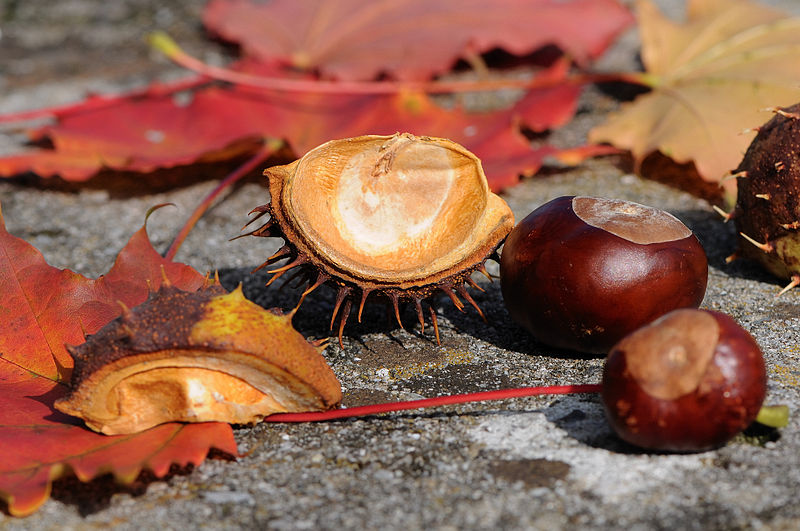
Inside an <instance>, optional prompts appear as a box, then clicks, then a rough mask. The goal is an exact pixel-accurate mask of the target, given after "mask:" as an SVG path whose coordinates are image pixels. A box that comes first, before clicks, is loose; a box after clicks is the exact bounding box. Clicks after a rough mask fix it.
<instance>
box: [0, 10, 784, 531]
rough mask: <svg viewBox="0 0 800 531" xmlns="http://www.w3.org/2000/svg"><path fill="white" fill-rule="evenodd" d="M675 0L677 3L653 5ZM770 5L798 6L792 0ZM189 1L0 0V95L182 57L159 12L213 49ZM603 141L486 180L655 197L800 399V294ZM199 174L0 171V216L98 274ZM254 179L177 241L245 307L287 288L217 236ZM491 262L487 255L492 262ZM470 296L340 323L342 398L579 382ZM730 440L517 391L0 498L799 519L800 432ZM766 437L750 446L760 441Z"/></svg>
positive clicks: (302, 520) (238, 216)
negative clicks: (650, 449) (110, 185)
mask: <svg viewBox="0 0 800 531" xmlns="http://www.w3.org/2000/svg"><path fill="white" fill-rule="evenodd" d="M657 3H658V4H659V5H661V6H662V7H663V8H664V9H665V10H667V12H668V13H670V14H671V15H673V16H680V14H681V12H682V9H683V8H682V2H680V1H679V0H660V1H659V2H657ZM769 3H770V4H773V5H777V6H780V7H782V8H784V9H786V10H789V11H791V12H793V13H795V14H800V6H798V4H797V3H796V2H795V1H794V0H773V1H771V2H769ZM202 6H203V2H202V1H200V0H192V1H178V0H124V1H119V2H103V1H100V0H65V1H61V2H57V3H54V2H46V1H44V0H26V1H24V2H23V1H21V0H17V1H15V0H7V1H6V2H5V3H3V4H0V32H1V33H0V112H12V111H19V110H24V109H32V108H38V107H42V106H47V105H56V104H62V103H67V102H71V101H76V100H79V99H80V98H82V97H83V96H85V95H86V94H87V93H90V92H101V93H108V92H118V91H121V90H126V89H130V88H133V87H138V86H142V85H143V84H146V83H148V82H150V81H153V80H157V79H158V80H166V79H178V78H180V77H181V76H183V75H185V73H184V72H182V71H181V70H180V69H178V68H176V67H174V66H172V65H170V64H168V63H167V62H166V61H165V60H164V59H163V58H161V57H158V56H157V55H156V54H153V53H151V52H150V51H148V49H147V47H146V45H145V44H143V40H142V37H143V35H144V34H145V33H146V32H148V31H151V30H153V29H156V28H157V29H164V30H167V31H168V32H169V33H170V34H171V35H172V36H173V37H175V38H176V39H177V40H178V41H179V42H180V43H181V44H182V45H183V46H184V47H185V48H186V49H187V50H188V51H189V52H191V53H193V54H195V55H197V56H199V57H200V58H202V59H203V60H205V61H207V62H210V63H213V64H222V63H224V62H225V61H226V60H227V58H229V57H230V55H229V54H230V53H231V51H230V50H229V49H226V48H224V47H222V46H220V45H219V44H217V43H214V42H211V41H208V40H207V39H206V38H205V36H204V34H203V32H202V29H201V27H200V23H199V13H200V12H201V9H202ZM637 45H638V40H637V36H636V34H635V32H634V31H631V32H628V33H627V34H626V35H625V36H624V37H623V38H621V39H620V40H619V42H618V44H617V45H616V46H615V47H614V48H613V49H612V50H611V51H610V52H609V53H608V54H607V56H606V57H605V58H604V59H603V60H602V61H601V64H600V67H602V68H605V69H609V70H612V69H617V70H622V69H631V68H635V67H636V65H637V63H636V61H637V59H636V49H637ZM616 105H617V101H616V99H615V98H613V97H612V96H610V95H609V94H607V93H605V92H602V91H600V90H597V89H593V88H590V89H588V90H587V91H586V92H585V94H584V96H583V98H582V100H581V102H580V107H579V113H578V115H577V116H576V118H575V120H574V121H573V122H572V123H571V124H570V125H568V126H567V127H565V128H564V129H562V130H559V131H557V132H555V133H554V135H553V136H552V138H551V141H553V142H555V143H559V144H561V145H574V144H578V143H580V142H582V141H583V138H584V135H585V133H586V131H587V130H588V129H589V128H590V127H591V126H592V125H594V124H597V123H599V122H600V121H601V120H602V119H603V116H604V115H605V113H606V112H607V111H608V110H609V109H612V108H614V107H615V106H616ZM18 141H19V132H18V131H15V130H13V129H10V128H7V127H3V128H2V129H0V152H2V153H9V152H11V151H13V150H14V149H16V147H15V146H17V145H18V144H17V143H18ZM618 162H619V160H617V159H614V158H606V159H598V160H592V161H588V162H587V163H585V164H584V165H582V166H581V167H579V168H575V169H570V170H563V171H562V170H559V171H554V172H549V173H548V174H547V175H546V176H540V177H536V178H533V179H528V180H526V181H525V182H523V183H522V184H520V185H519V186H517V187H515V188H513V189H511V190H509V191H508V192H507V193H505V194H504V197H505V199H506V200H507V201H508V203H509V204H510V205H511V207H512V209H513V210H514V212H515V214H516V216H517V217H518V219H521V218H522V217H523V216H525V215H526V214H527V213H528V212H530V211H531V210H533V209H534V208H535V207H537V206H539V205H541V204H543V203H544V202H546V201H548V200H549V199H552V198H554V197H558V196H561V195H574V194H582V195H599V196H607V197H616V198H621V199H628V200H633V201H637V202H640V203H644V204H649V205H654V206H658V207H660V208H664V209H666V210H668V211H670V212H672V213H674V214H675V215H676V216H677V217H678V218H680V219H681V220H683V221H684V222H685V223H686V224H687V225H688V226H689V227H690V228H691V229H692V230H694V231H695V233H696V234H697V235H698V237H699V238H700V240H701V242H702V243H703V245H704V246H705V248H706V250H707V252H708V255H709V262H710V272H709V273H710V275H709V287H708V293H707V295H706V298H705V301H704V303H703V306H704V307H706V308H712V309H715V310H720V311H724V312H727V313H729V314H730V315H732V316H733V317H734V318H736V319H737V320H738V321H739V322H740V323H741V324H742V325H743V326H744V327H745V328H746V329H748V330H749V331H750V332H751V333H752V334H753V335H754V336H755V337H756V339H757V340H758V342H759V343H760V345H761V346H762V348H763V350H764V354H765V357H766V361H767V365H768V369H769V375H770V382H769V390H768V402H770V403H785V404H789V405H790V406H791V407H792V409H793V410H794V411H796V410H797V408H798V405H800V396H799V393H798V391H799V390H800V376H798V374H797V369H796V367H797V363H798V358H799V357H800V347H798V346H797V345H798V339H799V338H800V320H799V319H798V315H800V312H798V310H799V309H800V302H798V300H799V299H798V297H800V294H798V293H790V294H788V295H786V296H783V297H781V298H780V299H777V300H776V299H775V294H776V293H777V292H778V291H779V290H780V285H779V283H778V282H777V281H776V280H775V279H773V278H771V277H769V276H768V275H766V274H765V273H763V272H761V271H760V270H759V269H758V268H757V267H756V266H754V265H753V264H749V263H745V262H734V263H732V264H726V263H725V257H726V256H728V255H729V254H730V253H731V252H732V251H733V250H734V248H735V246H736V242H735V234H734V230H733V227H732V226H730V225H724V224H723V223H722V222H721V220H720V219H719V217H718V216H717V215H716V214H715V213H714V212H713V211H712V210H711V208H710V205H709V204H708V203H707V202H706V201H704V200H702V199H698V198H696V197H694V196H692V195H690V194H688V193H686V192H682V191H680V190H677V189H674V188H669V187H667V186H664V185H662V184H659V183H656V182H653V181H647V180H642V179H640V178H638V177H636V176H634V175H633V174H631V173H628V172H626V171H625V170H624V169H622V167H623V166H624V165H621V164H618ZM214 186H215V182H214V181H211V180H200V182H196V183H194V184H191V185H187V186H183V187H180V188H176V189H171V190H168V191H165V192H161V193H154V192H148V191H147V190H140V191H138V192H137V193H125V194H120V193H113V192H110V191H108V190H103V189H83V190H79V191H77V192H76V191H59V190H52V189H47V188H38V187H32V186H30V185H26V184H25V183H22V182H10V181H7V182H2V183H0V201H2V208H3V215H4V217H5V220H6V224H7V226H8V230H9V231H10V232H11V233H12V234H14V235H17V236H19V237H22V238H24V239H26V240H27V241H29V242H30V243H32V244H33V245H35V246H36V247H37V248H38V249H40V250H41V251H42V252H43V253H44V255H45V257H46V258H47V260H48V262H49V263H51V264H52V265H54V266H57V267H63V268H70V269H72V270H75V271H78V272H80V273H83V274H85V275H89V276H96V275H99V274H102V273H103V272H105V271H107V270H108V268H109V267H110V266H111V264H112V263H113V260H114V257H115V255H116V253H117V252H118V250H119V249H120V248H121V247H122V246H123V245H124V243H125V241H127V238H128V237H129V236H130V235H131V234H132V233H133V232H134V231H135V230H136V229H137V228H138V227H140V226H141V224H142V221H143V219H144V214H145V212H146V211H147V209H148V208H150V207H151V206H153V205H155V204H158V203H164V202H171V203H174V204H175V205H176V206H175V208H166V209H162V210H160V211H159V212H158V213H156V214H154V215H153V216H152V217H151V218H150V221H149V222H148V228H149V234H150V237H151V239H152V241H153V244H154V245H155V247H156V248H157V249H165V248H166V246H167V245H168V244H169V241H170V239H171V238H172V237H173V235H174V234H175V233H176V231H177V229H178V228H179V227H180V225H181V224H182V223H183V221H184V219H185V218H186V217H187V216H188V215H189V213H190V212H191V210H192V208H193V207H194V205H196V204H197V203H198V202H199V201H201V199H202V198H203V197H204V196H205V195H206V194H207V193H208V192H209V191H210V190H211V189H212V188H213V187H214ZM266 201H267V195H266V191H265V188H264V186H263V184H262V183H260V182H259V181H257V180H253V181H251V182H248V183H246V184H244V185H242V186H239V187H237V188H236V189H235V190H233V191H231V192H230V193H228V194H227V195H226V196H225V197H224V198H223V199H222V200H221V201H220V202H219V203H218V204H217V205H216V206H215V207H214V208H213V209H212V210H211V211H209V212H208V213H207V214H206V215H205V217H204V218H203V219H202V220H200V222H199V223H198V225H197V226H196V228H195V229H194V231H193V232H192V233H191V235H190V236H189V238H188V240H187V241H186V243H185V244H184V246H183V247H182V249H181V251H180V253H179V254H178V256H177V258H178V259H179V260H181V261H184V262H186V263H188V264H190V265H192V266H194V267H195V268H197V269H198V270H201V271H205V270H214V269H218V270H219V271H220V275H221V277H222V280H223V283H224V284H225V285H226V286H228V287H233V286H235V285H236V284H237V283H239V282H242V283H243V284H244V289H245V293H246V295H247V296H248V297H249V298H251V299H253V300H255V301H256V302H258V303H259V304H262V305H264V306H280V307H283V308H291V307H292V306H293V305H294V303H295V302H296V300H297V293H294V292H292V291H291V290H289V289H287V290H283V291H278V289H277V288H274V287H270V288H264V282H265V276H264V275H263V274H257V275H251V274H250V273H249V271H250V270H251V269H252V268H253V267H254V266H255V265H257V264H259V263H260V262H261V261H262V260H263V259H264V258H265V257H266V256H268V255H269V254H271V251H273V250H274V249H275V248H276V247H277V245H278V242H277V241H272V240H258V241H255V240H254V239H246V238H245V239H239V240H236V241H233V242H230V241H229V239H230V238H231V237H232V236H235V235H237V234H238V233H239V230H240V228H241V226H242V224H243V223H244V222H245V221H246V219H247V212H248V211H249V210H250V209H251V208H252V207H253V206H255V205H257V204H260V203H263V202H266ZM490 271H492V272H494V273H496V272H497V268H496V264H491V267H490ZM476 280H477V281H478V282H479V283H480V284H481V286H482V287H483V288H484V289H485V290H486V291H485V293H480V292H477V293H474V294H473V296H474V298H475V299H476V301H477V302H478V304H479V305H480V306H481V307H482V308H483V310H484V312H485V313H486V317H487V320H486V322H484V321H482V320H481V319H480V317H479V316H478V315H477V313H476V312H474V311H472V310H471V309H469V310H467V311H466V312H465V313H459V312H458V311H457V310H456V309H455V308H454V307H453V306H452V305H451V304H450V303H449V302H447V301H442V303H441V304H440V310H439V322H440V328H441V335H442V344H441V345H440V346H438V345H436V343H435V342H434V341H432V337H431V333H430V330H428V329H426V332H425V334H424V335H423V334H422V333H421V331H420V329H419V326H418V325H417V324H415V318H414V316H413V314H411V313H410V312H408V313H407V314H406V315H405V316H404V318H405V322H406V330H402V329H400V328H399V327H397V326H396V325H394V324H388V325H387V321H386V318H385V312H384V310H383V309H382V308H380V307H377V308H375V307H368V308H367V309H366V311H365V315H364V320H363V321H364V322H363V324H361V325H357V324H352V325H348V328H347V332H346V334H345V337H344V349H342V348H340V347H339V346H338V344H336V342H333V343H332V344H331V346H330V347H329V348H328V349H327V350H326V353H325V355H326V357H327V359H328V360H329V362H330V363H331V365H332V367H333V368H334V370H335V371H336V374H337V375H338V376H339V378H340V379H341V381H342V385H343V388H344V392H345V405H348V406H353V405H358V404H366V403H374V402H383V401H392V400H402V399H415V398H421V397H429V396H436V395H440V394H445V393H463V392H472V391H482V390H492V389H499V388H506V387H512V386H530V385H548V384H565V383H594V382H598V381H599V379H600V374H601V370H602V363H603V362H602V359H599V358H595V359H588V360H587V359H580V358H576V357H574V356H572V355H570V354H569V353H567V352H559V351H553V350H552V349H549V348H547V347H545V346H543V345H540V344H538V343H536V342H535V341H534V340H533V339H531V338H530V337H529V336H528V335H527V334H526V333H525V332H524V331H522V330H521V329H519V328H518V327H517V326H516V325H514V324H513V323H512V322H510V320H509V318H508V315H507V312H506V310H505V308H504V307H503V302H502V297H501V294H500V291H499V285H498V283H494V284H489V283H488V282H487V281H485V280H481V279H476ZM333 302H334V300H333V293H331V292H330V291H327V290H318V292H315V293H314V294H312V295H310V296H309V297H308V299H307V302H306V303H304V305H303V307H302V308H301V309H300V311H299V312H298V313H297V315H296V317H295V321H294V323H295V326H296V327H297V328H298V329H299V330H301V331H302V332H303V333H304V334H306V335H307V336H314V337H323V336H326V335H327V334H328V320H329V315H330V311H331V308H332V306H333ZM768 435H769V436H768V437H761V438H759V437H757V436H753V435H752V434H751V436H740V437H739V438H737V439H735V440H734V441H732V442H731V443H729V444H728V445H726V446H725V447H723V448H720V449H718V450H714V451H709V452H703V453H699V454H689V455H665V454H658V453H644V452H641V451H638V450H636V449H633V448H631V447H629V446H627V445H625V444H624V443H622V442H621V441H619V440H618V439H617V438H616V437H615V436H614V434H613V433H612V432H611V431H610V428H609V427H608V426H607V424H606V422H605V419H604V417H603V411H602V408H601V406H600V403H599V401H598V398H597V397H596V396H593V395H573V396H561V397H552V396H549V397H548V396H545V397H536V398H525V399H514V400H507V401H503V402H489V403H482V404H468V405H460V406H449V407H441V408H437V409H432V410H425V411H411V412H403V413H397V414H390V415H381V416H375V417H371V418H365V419H359V420H342V421H336V422H328V423H319V424H300V425H280V424H260V425H257V426H254V427H244V428H238V429H237V430H236V438H237V442H238V444H239V448H240V451H241V453H242V454H243V456H242V457H240V458H238V459H236V460H229V459H223V458H212V459H209V460H207V461H206V462H205V463H204V464H203V465H201V466H200V467H197V468H196V469H182V470H175V471H174V473H173V474H171V475H170V476H169V477H168V478H166V479H164V480H153V478H151V477H148V476H147V475H146V474H145V475H143V476H142V477H141V478H140V480H139V481H137V482H136V483H135V484H134V485H132V486H129V487H121V486H118V485H115V484H114V483H113V481H112V480H110V479H109V478H108V477H103V478H100V479H98V480H95V481H93V482H91V483H88V484H81V483H80V482H78V481H77V480H75V479H66V480H60V481H57V482H56V484H55V486H54V490H53V496H52V499H51V500H49V501H48V502H46V503H45V504H44V506H43V507H42V508H41V509H40V510H39V511H38V512H37V513H35V514H34V515H32V516H30V517H28V518H25V519H16V518H13V517H10V516H8V515H7V514H6V513H2V514H0V525H2V526H3V527H4V528H8V529H49V528H59V529H79V528H81V529H82V528H86V527H95V526H97V527H100V526H102V527H105V526H109V527H114V528H118V529H138V528H141V527H152V528H161V529H178V528H187V527H189V528H193V527H205V528H220V529H222V528H231V529H233V528H251V527H260V528H270V529H311V528H314V529H318V528H319V529H340V528H357V529H362V528H385V529H408V528H410V529H420V528H428V529H493V528H505V529H562V528H575V527H576V526H578V527H580V528H586V529H617V528H629V529H662V528H675V529H738V528H756V529H796V528H798V527H800V505H798V504H797V492H798V489H799V488H800V452H798V449H800V433H798V429H797V423H796V422H791V423H790V425H789V426H788V427H786V428H785V429H782V430H781V431H780V433H779V434H775V433H771V434H768ZM765 441H766V442H765Z"/></svg>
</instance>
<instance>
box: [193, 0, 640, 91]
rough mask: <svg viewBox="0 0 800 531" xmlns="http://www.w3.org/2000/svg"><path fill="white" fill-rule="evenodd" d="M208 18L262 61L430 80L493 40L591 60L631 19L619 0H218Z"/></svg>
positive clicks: (355, 75)
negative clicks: (558, 50) (551, 49)
mask: <svg viewBox="0 0 800 531" xmlns="http://www.w3.org/2000/svg"><path fill="white" fill-rule="evenodd" d="M203 22H204V24H205V25H206V27H207V28H209V29H210V30H211V31H212V32H214V33H216V34H217V35H219V36H221V37H223V38H225V39H228V40H231V41H235V42H238V43H240V44H241V45H242V47H243V48H244V51H245V53H246V54H248V55H252V56H254V57H256V58H258V59H259V60H261V61H264V62H268V63H269V62H276V63H279V64H282V65H284V66H286V67H289V68H291V69H302V70H309V71H318V72H320V73H321V74H322V76H323V77H330V78H337V79H360V80H367V79H375V78H376V77H377V76H378V75H380V74H388V75H390V76H391V77H393V78H395V79H400V80H424V79H428V78H430V77H432V76H433V75H435V74H441V73H443V72H446V71H447V70H449V69H450V68H451V67H452V66H453V64H454V63H455V62H456V61H457V60H458V59H459V58H464V57H465V56H469V55H474V54H481V53H483V52H486V51H489V50H491V49H493V48H502V49H504V50H507V51H509V52H510V53H513V54H515V55H525V54H529V53H532V52H534V51H536V50H537V49H539V48H541V47H543V46H546V45H548V44H555V45H556V46H558V47H559V48H561V49H562V50H564V51H565V52H566V53H567V54H568V55H569V56H570V57H572V58H573V59H574V60H576V61H578V62H579V63H586V62H587V61H588V60H589V59H591V58H595V57H597V56H598V55H600V54H601V53H602V52H603V51H604V50H605V49H606V47H607V46H608V45H609V43H610V42H611V40H612V39H613V38H614V36H616V34H617V33H619V32H620V31H621V30H622V29H624V28H625V27H626V26H627V25H629V24H630V23H631V22H632V18H631V14H630V13H629V12H628V10H627V9H625V8H624V7H623V6H621V5H620V4H619V3H618V2H617V1H616V0H572V1H570V2H564V1H563V0H493V1H492V2H486V1H485V0H406V1H405V2H397V1H395V0H373V1H371V2H368V3H365V2H363V1H361V0H337V1H336V2H326V1H325V0H303V1H298V0H274V1H272V2H252V1H249V0H212V1H211V2H210V3H209V4H208V6H206V10H205V12H204V15H203Z"/></svg>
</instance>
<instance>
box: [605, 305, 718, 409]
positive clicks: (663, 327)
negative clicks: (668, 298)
mask: <svg viewBox="0 0 800 531" xmlns="http://www.w3.org/2000/svg"><path fill="white" fill-rule="evenodd" d="M718 338H719V327H718V326H717V322H716V320H715V319H714V318H713V317H712V316H711V315H709V314H706V313H702V312H695V311H692V310H677V311H675V312H672V313H671V314H669V315H667V316H664V317H662V318H660V319H658V320H656V321H655V322H653V323H651V324H650V325H647V326H645V327H643V328H640V329H639V330H637V331H636V332H635V333H633V334H631V335H629V336H627V337H626V338H624V339H623V340H622V341H620V342H619V343H618V344H617V346H616V347H615V349H617V350H619V351H620V352H622V353H625V361H626V363H627V366H628V371H629V372H630V373H631V375H632V376H633V378H634V379H635V380H636V381H638V382H639V385H640V386H641V387H642V388H643V389H644V390H645V392H646V393H647V394H649V395H650V396H652V397H654V398H659V399H662V400H674V399H675V398H678V397H680V396H683V395H686V394H689V393H691V392H692V391H694V390H695V389H697V387H698V386H699V385H700V382H701V381H702V379H703V377H704V375H705V374H706V371H707V370H708V366H709V363H710V362H711V360H712V358H713V356H714V348H715V347H716V345H717V340H718ZM628 352H636V355H635V356H631V355H627V353H628Z"/></svg>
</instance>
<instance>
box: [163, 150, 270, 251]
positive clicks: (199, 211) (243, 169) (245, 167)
mask: <svg viewBox="0 0 800 531" xmlns="http://www.w3.org/2000/svg"><path fill="white" fill-rule="evenodd" d="M281 146H283V141H282V140H275V139H265V140H264V144H263V146H262V147H261V149H259V150H258V151H257V152H256V154H255V155H253V156H252V157H251V158H249V159H248V160H247V161H245V162H244V164H242V165H241V166H239V167H238V168H236V169H235V170H234V171H233V172H231V173H230V174H228V175H227V176H226V177H225V178H224V179H222V180H221V181H220V182H219V184H218V185H217V186H216V187H215V188H214V189H213V190H212V191H211V192H210V193H209V194H208V195H207V196H206V197H205V198H204V199H203V200H202V201H201V202H200V204H199V205H197V207H196V208H195V209H194V212H192V215H191V216H190V217H189V219H188V220H186V223H184V225H183V227H181V230H180V231H179V232H178V234H177V235H176V236H175V239H173V240H172V243H171V244H170V246H169V249H167V252H166V253H164V258H166V259H167V260H174V258H175V255H176V254H177V252H178V249H180V247H181V245H182V244H183V242H184V240H186V237H187V236H188V235H189V232H191V230H192V229H193V228H194V226H195V225H196V224H197V221H198V220H199V219H200V218H201V217H203V214H205V212H206V210H208V209H209V208H210V207H211V204H212V203H213V202H214V200H215V199H216V198H217V197H218V196H219V195H220V194H221V193H222V192H223V191H225V190H226V189H227V188H229V187H230V186H231V185H233V184H234V183H236V182H237V181H239V180H240V179H242V178H243V177H244V176H246V175H247V174H249V173H250V172H251V171H253V170H254V169H255V168H257V167H258V166H259V165H260V164H262V163H263V162H264V161H265V160H267V159H268V158H269V156H270V155H271V154H273V153H274V152H275V151H277V150H278V149H280V147H281Z"/></svg>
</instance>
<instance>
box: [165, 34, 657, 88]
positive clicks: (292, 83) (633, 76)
mask: <svg viewBox="0 0 800 531" xmlns="http://www.w3.org/2000/svg"><path fill="white" fill-rule="evenodd" d="M150 44H151V45H152V46H153V47H155V48H157V49H158V50H160V51H161V52H162V53H164V54H165V55H166V56H167V57H168V58H169V59H171V60H172V61H173V62H175V63H176V64H178V65H180V66H183V67H184V68H187V69H189V70H191V71H193V72H195V73H197V74H200V75H203V76H205V77H208V78H211V79H216V80H219V81H225V82H228V83H232V84H234V85H239V86H245V87H251V88H257V89H262V90H274V91H279V92H306V93H315V94H350V95H367V94H399V93H401V92H420V93H426V94H452V93H457V92H488V91H495V90H500V89H513V88H519V89H534V88H546V87H553V86H561V85H564V84H567V83H572V84H575V85H582V84H588V83H603V82H612V81H619V82H628V83H636V84H646V80H645V79H644V78H642V77H641V76H640V75H639V73H636V72H633V73H630V72H624V73H616V72H612V73H583V74H578V75H572V76H569V77H567V78H560V77H559V78H557V79H553V78H550V77H547V76H545V77H544V78H539V77H534V78H532V79H487V80H480V81H424V82H409V81H399V82H398V81H326V80H320V79H290V78H281V77H270V76H260V75H255V74H250V73H247V72H239V71H236V70H230V69H227V68H222V67H217V66H213V65H209V64H206V63H204V62H202V61H201V60H199V59H197V58H195V57H193V56H191V55H189V54H187V53H186V52H184V51H183V50H182V49H181V48H180V47H179V46H178V45H177V43H175V42H174V41H173V40H172V39H171V38H170V37H168V36H167V35H166V34H163V33H156V34H153V35H151V36H150Z"/></svg>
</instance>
